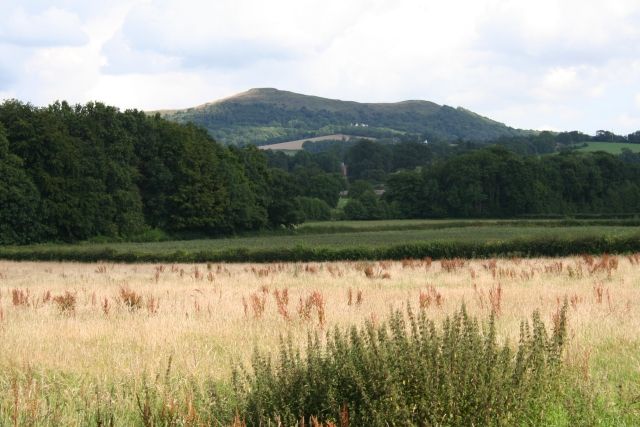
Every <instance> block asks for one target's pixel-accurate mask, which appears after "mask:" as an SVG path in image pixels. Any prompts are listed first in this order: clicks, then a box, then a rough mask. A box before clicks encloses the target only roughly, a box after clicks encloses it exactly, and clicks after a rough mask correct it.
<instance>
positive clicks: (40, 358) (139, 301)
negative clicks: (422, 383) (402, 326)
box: [0, 254, 640, 426]
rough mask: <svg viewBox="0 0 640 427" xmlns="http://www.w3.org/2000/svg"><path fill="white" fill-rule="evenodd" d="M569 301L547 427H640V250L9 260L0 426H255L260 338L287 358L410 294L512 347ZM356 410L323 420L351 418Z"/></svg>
mask: <svg viewBox="0 0 640 427" xmlns="http://www.w3.org/2000/svg"><path fill="white" fill-rule="evenodd" d="M565 301H566V304H567V312H566V318H567V324H566V325H567V326H566V331H567V332H566V338H565V340H566V343H565V347H564V350H563V352H562V357H561V360H562V365H563V366H564V367H565V368H566V369H565V370H564V371H563V372H564V373H563V374H562V384H561V388H560V392H559V393H558V394H553V396H554V399H555V400H554V401H553V402H551V406H550V407H551V408H554V409H553V410H552V411H551V412H549V410H548V408H549V406H546V407H545V408H547V409H545V410H544V411H542V413H543V414H542V416H543V420H545V421H544V422H545V424H546V425H577V424H583V425H587V424H595V423H598V424H599V425H611V426H614V425H615V426H622V425H629V426H631V425H638V424H639V423H640V403H639V401H640V337H639V336H638V332H637V331H638V330H640V254H636V255H626V256H607V255H604V256H600V257H592V256H588V255H585V256H582V257H569V258H531V259H519V258H512V259H478V260H463V259H452V260H440V261H435V260H434V261H432V260H430V259H425V260H403V261H396V262H391V261H379V262H337V263H274V264H212V263H210V264H130V265H126V264H110V263H97V264H95V263H94V264H90V263H86V264H76V263H31V262H11V261H0V425H109V423H114V424H115V425H161V424H162V425H164V424H163V423H165V424H170V423H168V422H166V420H167V419H171V420H172V422H174V424H175V425H205V424H213V425H231V424H234V425H244V421H245V419H244V412H243V411H245V410H246V411H250V410H251V408H253V407H252V406H251V405H250V404H249V403H246V402H245V400H243V397H242V396H239V395H237V394H236V393H237V392H236V391H235V390H236V389H235V388H234V386H233V381H232V378H234V368H239V367H241V366H244V367H245V368H247V369H248V367H249V366H250V365H251V361H252V354H254V352H255V351H256V350H257V351H258V352H260V353H261V354H265V355H272V356H274V357H275V360H278V359H279V357H283V356H282V355H283V354H286V352H285V353H282V354H280V353H279V352H280V350H278V349H279V348H280V347H279V343H280V342H281V339H282V338H283V337H284V338H286V337H288V339H289V340H290V341H291V343H292V345H293V346H294V347H301V348H302V347H304V345H305V343H306V342H307V340H308V336H309V334H316V333H317V334H319V336H320V337H323V336H324V334H325V333H327V332H329V335H331V334H332V333H333V332H332V331H333V330H334V328H336V327H339V328H348V327H350V326H352V325H362V324H364V323H365V322H368V323H369V324H371V325H374V326H375V325H380V324H381V323H383V322H385V321H386V320H387V319H388V318H389V316H390V315H391V313H392V312H393V310H401V311H405V310H406V309H407V306H411V307H412V308H413V310H415V311H416V312H420V313H423V314H424V315H425V316H426V317H428V318H429V319H433V320H434V321H435V322H436V324H440V323H441V322H442V321H444V319H445V317H446V316H449V315H452V314H453V313H455V312H456V311H457V310H459V309H460V307H461V306H462V305H464V307H465V310H466V312H468V313H469V315H471V316H475V317H477V318H478V319H480V322H481V324H482V325H483V326H482V328H483V329H484V328H485V327H486V325H487V323H486V322H487V321H488V319H489V315H490V313H494V316H495V328H496V337H497V342H498V343H501V344H506V345H507V346H508V347H514V346H516V345H517V343H518V340H519V334H520V332H521V322H522V321H523V320H524V321H526V320H527V319H530V318H531V314H532V313H533V312H534V311H536V310H537V311H538V312H539V314H540V319H541V320H542V322H543V323H545V324H546V325H547V326H548V328H549V330H550V328H551V325H553V324H554V322H557V321H558V313H559V310H560V307H561V306H562V305H563V304H564V303H565ZM252 390H253V389H252ZM318 393H319V392H318ZM345 405H346V404H345ZM349 408H350V407H347V406H344V408H343V409H341V415H340V417H342V418H340V422H339V423H337V422H336V423H335V424H329V423H328V424H327V425H348V424H349V423H348V417H347V422H346V424H345V420H344V416H343V415H344V414H342V412H345V413H346V412H348V409H349ZM356 415H357V414H356V413H355V412H352V416H353V417H355V416H356ZM336 416H337V415H336ZM163 417H164V418H163ZM167 417H169V418H167ZM163 420H164V421H163ZM353 420H355V418H353ZM314 422H315V421H314ZM451 423H453V424H456V423H455V422H453V421H452V422H449V423H443V424H451ZM576 423H577V424H576ZM247 424H248V425H254V424H252V423H251V422H250V420H247ZM273 425H276V424H273ZM316 425H320V424H319V423H317V422H316ZM353 425H358V424H357V423H355V421H354V424H353Z"/></svg>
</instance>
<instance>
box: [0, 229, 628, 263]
mask: <svg viewBox="0 0 640 427" xmlns="http://www.w3.org/2000/svg"><path fill="white" fill-rule="evenodd" d="M639 224H640V223H639V222H638V220H637V219H635V218H626V219H604V220H602V219H579V220H571V219H569V220H558V219H550V220H545V219H543V220H522V219H520V220H388V221H325V222H315V223H313V222H312V223H305V224H302V225H300V226H299V227H298V228H296V229H290V230H280V231H279V232H273V233H265V234H261V235H260V234H258V235H256V234H253V235H247V236H238V237H220V238H207V239H192V240H162V241H145V242H114V241H107V242H105V241H100V240H99V239H96V240H94V241H89V242H80V243H74V244H63V243H45V244H34V245H21V246H0V259H13V260H19V261H26V260H31V261H49V260H51V261H54V260H55V261H82V262H87V261H100V260H102V261H112V262H137V263H140V262H165V263H167V262H183V263H184V262H250V261H251V262H273V261H342V260H363V259H369V260H385V259H396V260H400V259H404V258H416V259H417V258H424V257H432V258H434V259H436V258H438V259H439V258H454V257H463V258H470V257H472V258H475V257H478V258H490V257H493V256H501V257H505V256H507V257H510V256H522V257H532V256H567V255H576V254H582V253H592V254H598V253H605V252H606V253H625V252H637V251H640V234H639V231H638V230H639V229H638V225H639Z"/></svg>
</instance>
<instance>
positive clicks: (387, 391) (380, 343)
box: [234, 303, 567, 426]
mask: <svg viewBox="0 0 640 427" xmlns="http://www.w3.org/2000/svg"><path fill="white" fill-rule="evenodd" d="M566 308H567V305H566V303H565V305H564V307H563V308H562V309H561V310H559V311H558V313H557V316H556V317H555V319H554V327H553V332H552V333H551V334H550V335H549V334H548V333H547V331H546V328H545V326H544V324H543V322H542V321H541V319H540V316H539V314H538V313H537V312H535V313H534V314H533V319H532V323H531V324H529V323H527V322H523V323H522V325H521V331H520V340H519V343H518V345H517V347H516V348H515V350H512V347H511V346H510V345H509V344H508V343H504V344H498V342H497V339H496V332H495V323H494V317H493V315H492V316H491V318H490V319H489V321H488V323H487V324H486V325H482V326H481V325H480V324H479V322H478V320H476V319H474V318H471V317H470V316H469V315H468V314H467V312H466V310H465V308H464V307H462V308H461V309H460V311H458V312H457V313H456V314H455V315H454V316H452V317H449V318H447V319H446V320H445V321H444V323H443V324H442V327H441V328H437V327H436V325H435V324H434V322H433V321H431V320H429V319H427V317H426V313H425V311H424V310H421V311H420V312H419V313H418V314H417V315H415V314H414V313H413V312H412V311H411V309H410V308H408V309H407V316H404V315H403V314H402V313H401V312H399V311H396V312H394V313H393V314H392V316H391V318H390V320H389V321H388V322H387V323H384V324H382V325H380V326H376V325H374V324H373V323H370V322H369V323H367V324H366V326H364V327H362V328H356V327H352V328H351V329H349V330H348V331H341V330H339V329H336V330H335V331H333V332H332V333H328V334H327V337H326V343H322V342H321V340H320V339H319V338H318V336H317V335H316V336H314V337H309V340H308V343H307V346H306V348H305V351H304V352H301V351H300V349H297V348H295V347H294V346H293V344H292V343H291V341H290V340H289V341H288V342H285V341H283V343H282V345H281V349H280V356H279V358H278V360H277V362H274V361H272V360H271V359H270V358H269V357H266V356H264V355H261V354H258V353H256V354H255V355H254V359H253V363H252V369H251V370H248V371H246V370H245V371H240V372H236V373H235V375H234V383H235V387H236V389H237V390H238V393H239V399H240V402H242V404H241V408H240V410H239V413H240V414H243V415H244V417H246V418H245V420H246V423H247V425H268V424H269V423H271V422H272V423H274V425H296V424H297V423H300V422H302V420H305V421H306V422H307V423H309V422H310V420H312V419H313V420H317V421H319V422H324V423H329V422H331V423H335V424H336V425H354V426H363V425H368V426H378V425H402V426H406V425H469V426H470V425H542V424H545V419H546V418H545V417H547V416H548V412H547V410H548V409H549V408H550V407H551V406H552V405H553V401H552V399H553V397H552V396H557V390H558V387H559V382H558V374H559V370H560V368H561V363H560V358H561V353H562V350H563V345H564V340H565V334H566V315H565V314H566Z"/></svg>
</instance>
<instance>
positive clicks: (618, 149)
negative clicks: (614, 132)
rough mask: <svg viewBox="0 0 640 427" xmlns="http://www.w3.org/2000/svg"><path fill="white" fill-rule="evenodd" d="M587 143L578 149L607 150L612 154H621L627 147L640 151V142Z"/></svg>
mask: <svg viewBox="0 0 640 427" xmlns="http://www.w3.org/2000/svg"><path fill="white" fill-rule="evenodd" d="M586 144H587V146H586V147H580V148H577V151H582V152H594V151H605V152H607V153H610V154H621V153H622V150H623V149H625V148H626V149H627V150H631V151H632V152H634V153H638V152H640V144H629V143H623V142H587V143H586Z"/></svg>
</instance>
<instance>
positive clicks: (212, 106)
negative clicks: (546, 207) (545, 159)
mask: <svg viewBox="0 0 640 427" xmlns="http://www.w3.org/2000/svg"><path fill="white" fill-rule="evenodd" d="M159 113H160V114H161V115H162V116H163V117H165V118H167V119H169V120H172V121H176V122H179V123H188V122H192V123H195V124H197V125H200V126H202V127H204V128H205V129H207V130H208V131H209V133H210V134H211V135H212V136H213V137H214V138H215V139H216V140H218V141H221V142H223V143H225V144H230V145H242V144H246V143H253V144H256V145H264V144H271V143H276V142H283V141H289V140H295V139H303V138H310V137H315V136H322V135H330V134H335V133H344V134H349V135H359V136H366V137H376V138H393V137H398V136H399V135H404V134H412V135H417V136H420V137H426V138H437V139H441V140H449V141H455V140H458V139H463V140H470V141H486V140H491V139H496V138H499V137H503V136H518V135H525V134H528V133H529V132H528V131H523V130H519V129H513V128H510V127H508V126H505V125H504V124H502V123H498V122H496V121H493V120H490V119H488V118H486V117H482V116H480V115H478V114H475V113H473V112H471V111H469V110H466V109H464V108H460V107H458V108H452V107H449V106H446V105H438V104H435V103H433V102H429V101H402V102H396V103H358V102H352V101H340V100H335V99H327V98H321V97H317V96H307V95H301V94H297V93H293V92H287V91H282V90H277V89H270V88H266V89H251V90H249V91H247V92H243V93H241V94H238V95H235V96H232V97H230V98H225V99H222V100H219V101H216V102H212V103H209V104H204V105H200V106H198V107H194V108H189V109H186V110H171V111H160V112H159Z"/></svg>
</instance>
